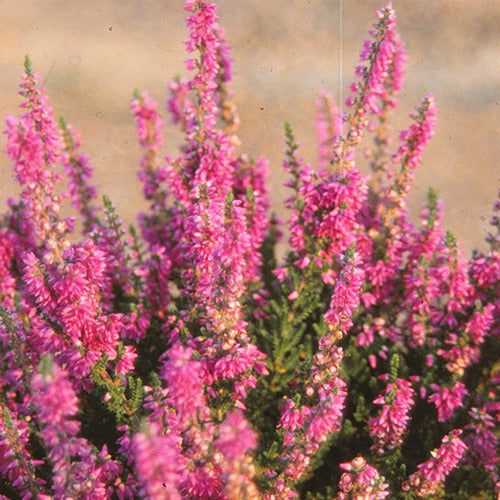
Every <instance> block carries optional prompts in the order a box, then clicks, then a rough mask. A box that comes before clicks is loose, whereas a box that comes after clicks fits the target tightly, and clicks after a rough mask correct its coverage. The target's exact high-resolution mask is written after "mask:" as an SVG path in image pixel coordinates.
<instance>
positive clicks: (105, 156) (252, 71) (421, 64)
mask: <svg viewBox="0 0 500 500" xmlns="http://www.w3.org/2000/svg"><path fill="white" fill-rule="evenodd" d="M218 3H219V6H220V9H219V13H220V17H221V23H222V25H223V26H224V27H225V29H226V35H227V38H228V39H229V41H230V43H231V44H232V47H233V58H234V61H235V81H234V85H233V89H234V92H235V101H236V104H237V106H238V108H239V111H240V116H241V120H242V125H241V127H240V137H241V139H242V142H243V144H242V149H243V150H245V151H247V152H249V153H251V154H252V155H254V156H257V155H261V154H264V155H265V156H267V157H268V158H269V160H270V161H271V168H272V178H271V185H272V201H273V208H274V209H275V210H277V211H278V212H282V208H281V207H282V200H283V199H284V198H285V197H286V196H287V194H288V193H287V190H286V189H285V188H283V187H282V183H283V181H284V175H283V172H282V169H281V159H282V149H283V146H284V141H283V122H284V120H285V119H286V120H288V121H290V122H291V123H292V125H293V127H294V129H295V133H296V136H297V138H298V139H299V141H300V142H301V144H302V154H303V156H304V157H305V158H306V159H308V160H310V161H314V160H315V154H316V152H315V135H314V134H315V132H314V108H313V103H314V100H315V98H316V96H317V92H318V91H319V90H320V89H322V88H324V89H329V90H332V91H334V93H335V94H336V95H337V96H338V95H339V94H340V84H339V68H340V65H339V31H340V30H339V17H340V16H339V7H340V0H221V1H219V2H218ZM342 3H343V8H342V11H343V16H342V17H343V23H342V26H343V29H342V32H343V51H342V54H343V64H342V69H343V77H344V78H343V89H342V93H343V94H344V95H345V94H346V89H347V86H348V84H349V83H350V81H351V79H352V75H353V68H354V65H355V63H356V61H357V55H358V52H359V49H360V47H361V44H362V41H363V39H364V38H365V37H366V34H367V31H368V29H369V28H370V26H371V23H372V22H374V21H375V10H376V9H377V8H378V7H380V6H381V5H382V2H379V1H372V0H343V2H342ZM393 4H394V7H395V9H396V11H397V15H398V20H399V22H398V24H399V30H400V32H401V34H402V38H403V40H404V41H405V43H406V48H407V52H408V66H407V72H406V74H407V76H406V84H405V88H404V90H403V93H402V96H401V100H402V104H401V106H400V108H399V110H398V112H397V116H396V120H395V123H396V125H397V127H399V128H402V127H405V126H406V124H407V122H408V118H407V115H408V114H409V113H410V112H411V111H412V109H413V107H414V106H415V105H416V104H417V103H418V102H419V100H420V99H421V98H422V97H423V96H425V95H426V94H427V93H428V92H433V93H434V95H435V97H436V100H437V103H438V106H439V121H438V129H437V134H436V136H435V138H434V139H433V141H432V144H431V145H430V146H429V147H428V149H427V151H426V152H425V155H424V159H423V160H424V161H423V164H422V165H421V166H420V167H419V170H418V173H417V177H416V182H415V189H414V190H413V193H412V195H411V205H412V213H413V214H416V213H418V211H419V210H420V207H421V205H422V202H423V200H424V197H425V193H426V192H427V188H428V186H429V185H432V186H434V187H435V188H436V189H437V191H438V193H439V195H440V197H441V198H442V199H443V200H444V202H445V210H446V217H445V224H446V226H447V227H448V228H450V229H451V230H452V231H453V232H454V233H455V234H456V235H457V236H458V237H459V239H460V240H462V242H463V244H464V247H465V248H466V249H467V250H470V249H471V248H473V247H480V248H484V245H483V238H484V236H485V234H486V232H487V231H488V221H489V218H490V214H491V206H492V204H493V202H494V200H495V199H496V196H497V190H498V188H499V187H500V183H499V179H500V170H499V169H498V167H497V157H498V154H499V142H500V141H499V136H498V115H499V113H498V94H499V75H500V63H499V58H498V53H499V50H498V49H499V40H500V8H499V5H498V2H497V1H494V0H472V1H471V0H437V1H434V2H430V1H429V0H394V1H393ZM183 18H184V12H183V11H182V2H181V1H180V0H178V1H174V0H85V1H82V0H0V19H1V20H2V29H1V30H0V46H1V51H0V70H1V71H0V115H2V117H4V116H6V115H8V114H14V113H17V104H18V103H19V102H20V100H19V98H18V96H17V94H16V92H17V85H18V82H19V74H20V73H21V72H22V63H23V58H24V55H25V54H29V55H30V57H31V59H32V61H33V65H34V68H35V69H36V71H37V72H38V73H39V74H40V75H41V76H42V79H43V84H44V86H45V87H46V89H47V91H48V93H49V95H50V96H51V101H50V102H51V105H52V107H53V108H54V110H55V114H56V116H59V115H64V116H65V117H66V119H67V120H68V121H69V122H71V123H73V125H74V126H75V127H76V128H77V129H78V130H79V131H80V132H81V133H82V135H83V140H84V143H85V150H86V151H87V152H88V153H89V154H90V155H91V159H92V165H93V167H94V171H95V181H96V183H97V184H98V187H99V191H100V193H101V194H102V193H106V194H108V195H109V196H110V197H111V198H112V199H113V200H114V202H115V203H116V205H117V207H118V210H119V212H120V213H121V215H122V217H123V218H124V219H125V221H127V222H133V221H134V220H135V214H136V213H137V211H138V210H141V209H142V208H144V206H145V204H144V202H143V201H142V199H141V191H140V189H141V188H140V185H139V183H138V182H137V181H136V171H137V167H138V164H139V160H140V151H139V148H138V146H137V143H136V140H135V133H134V128H133V120H132V117H131V115H130V113H129V101H130V98H131V95H132V91H133V89H134V88H138V89H141V90H148V91H149V92H150V94H151V95H152V96H154V97H155V98H156V99H157V100H159V101H160V102H161V103H164V101H165V99H166V96H167V83H168V81H169V80H170V79H171V78H172V77H173V76H174V75H176V74H178V73H184V69H183V63H182V61H183V59H184V58H185V55H184V53H183V41H184V40H185V38H186V30H185V28H184V22H183ZM166 139H167V141H166V143H167V144H166V148H165V152H166V153H170V154H175V152H176V147H177V144H178V142H179V135H178V133H177V132H176V131H175V130H174V129H171V128H169V129H167V135H166ZM0 147H1V148H2V150H3V149H4V147H5V140H4V137H3V136H2V137H1V138H0ZM0 162H1V163H0V164H1V170H0V203H1V204H2V206H3V204H4V202H5V200H6V199H7V198H8V197H9V196H12V195H15V194H16V193H17V192H18V187H17V186H16V183H15V181H14V180H13V178H12V174H11V164H10V161H9V159H8V158H7V157H6V155H5V154H3V155H2V156H1V160H0Z"/></svg>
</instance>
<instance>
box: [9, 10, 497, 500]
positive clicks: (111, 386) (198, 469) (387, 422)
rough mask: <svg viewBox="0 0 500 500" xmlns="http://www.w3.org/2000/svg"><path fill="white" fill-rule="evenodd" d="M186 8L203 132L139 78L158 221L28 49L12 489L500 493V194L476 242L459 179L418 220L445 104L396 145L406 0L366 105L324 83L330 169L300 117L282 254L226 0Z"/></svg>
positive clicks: (382, 23)
mask: <svg viewBox="0 0 500 500" xmlns="http://www.w3.org/2000/svg"><path fill="white" fill-rule="evenodd" d="M184 7H185V10H186V12H187V20H186V24H187V28H188V31H189V35H188V40H187V43H186V50H187V52H188V54H189V57H190V58H189V59H188V60H187V61H186V69H187V71H188V72H189V74H190V76H188V77H178V78H175V79H174V80H173V81H172V82H171V84H170V87H169V88H170V96H169V99H168V103H167V107H168V111H169V113H170V116H171V121H172V123H173V124H174V125H177V126H179V127H180V128H181V132H182V134H183V141H182V144H181V145H180V148H179V153H178V155H177V156H171V155H166V154H164V152H163V147H164V140H163V132H164V129H165V126H166V124H165V122H164V121H163V120H162V118H161V116H162V114H161V111H160V108H159V106H158V105H157V104H156V102H155V101H154V100H153V99H152V97H151V96H149V95H148V94H147V93H146V92H139V91H137V92H135V94H134V96H133V99H132V102H131V110H132V114H133V118H134V119H135V125H136V129H137V136H138V142H139V146H140V148H141V149H142V151H143V153H142V159H141V160H140V165H139V168H138V178H139V181H140V182H141V183H142V187H143V194H144V198H145V199H146V201H147V202H148V206H147V208H146V209H145V210H144V211H143V212H142V213H140V214H139V215H138V226H139V229H136V228H135V227H134V226H131V227H130V228H125V227H124V226H123V224H122V222H121V219H120V217H119V214H118V213H117V211H116V209H115V207H114V206H113V203H112V202H111V200H110V199H109V198H108V197H107V196H104V197H103V200H102V204H101V203H100V202H99V201H98V199H97V190H96V187H95V186H94V185H93V184H92V180H91V178H92V168H91V162H90V159H89V158H88V156H87V155H86V154H85V152H84V151H83V149H82V148H83V145H82V141H81V139H80V137H79V135H78V133H77V132H76V130H74V128H73V127H72V126H71V125H70V124H69V123H67V122H66V121H65V120H63V119H62V120H61V121H60V123H59V124H57V123H56V122H55V121H54V119H53V114H52V109H51V108H50V107H49V105H48V97H47V96H46V94H45V91H44V89H43V88H42V87H40V78H39V77H38V76H37V74H36V73H35V72H34V71H33V69H32V67H31V63H30V61H29V59H28V58H27V59H26V62H25V73H24V74H23V75H22V80H21V90H20V95H21V97H22V100H23V102H22V104H21V108H22V113H21V116H20V117H12V116H11V117H8V118H7V125H6V129H5V134H6V136H7V154H8V156H9V158H10V160H11V161H12V164H13V170H14V174H15V177H16V178H17V180H18V181H19V184H20V187H21V189H20V194H19V197H18V198H17V199H15V198H11V199H9V201H8V203H7V207H6V211H5V213H4V214H3V215H2V216H1V217H0V301H1V305H0V408H1V411H0V498H22V499H30V498H33V499H35V498H37V499H49V498H55V499H63V498H88V499H96V500H97V499H105V498H118V499H121V500H125V499H127V500H128V499H132V498H147V499H154V500H156V499H158V500H160V499H173V500H175V499H181V498H200V499H204V498H211V499H212V498H213V499H221V500H222V499H231V500H236V499H243V498H245V499H259V498H263V499H266V500H285V499H289V498H296V497H300V498H318V499H324V500H326V499H331V498H338V499H339V500H341V499H349V498H352V499H354V498H357V499H359V498H367V499H379V498H386V497H390V498H414V497H415V496H426V495H434V496H439V495H449V497H450V498H452V497H453V498H455V497H456V498H469V497H474V498H476V497H477V498H493V495H494V494H495V492H496V493H497V494H498V493H499V492H500V479H499V476H498V457H497V451H496V450H497V444H498V439H497V437H496V433H495V422H496V421H498V410H499V406H498V398H497V396H498V394H497V386H498V363H497V359H496V357H495V353H496V352H498V342H499V338H500V335H499V333H500V328H499V324H498V318H499V317H500V314H499V308H500V300H499V296H500V294H499V286H500V285H499V284H500V279H499V278H500V253H499V250H500V246H499V245H498V226H499V222H498V217H496V216H495V217H493V219H492V225H493V227H494V228H496V230H497V233H496V234H493V233H492V234H490V235H488V237H487V243H488V245H489V248H488V250H487V251H484V252H479V251H475V252H474V253H473V255H472V257H470V258H467V257H465V256H464V252H463V251H462V249H461V248H460V244H459V242H457V241H456V239H455V238H454V236H453V235H452V234H451V233H450V232H447V231H445V230H444V228H443V225H442V221H443V207H442V204H441V203H440V201H439V199H438V197H437V195H436V193H435V192H434V191H433V190H430V191H429V195H428V197H427V203H426V205H425V208H424V209H423V211H422V213H421V217H420V219H419V220H418V221H416V222H414V221H412V220H411V219H410V217H409V214H408V206H407V202H408V193H409V192H410V190H411V187H412V182H413V176H414V171H415V169H416V168H417V166H418V164H419V162H420V161H421V157H422V152H423V149H424V148H425V146H426V144H427V143H428V141H429V140H430V138H431V136H432V135H433V133H434V127H435V121H436V104H435V101H434V97H433V96H432V95H429V96H427V97H425V98H424V99H423V100H422V101H421V103H420V104H419V105H418V107H417V111H416V112H415V113H414V114H412V115H411V117H410V118H411V122H410V124H409V125H408V127H407V128H406V129H405V130H403V131H402V132H400V133H399V135H396V137H399V142H398V143H397V144H396V145H393V143H392V138H391V134H392V131H391V128H390V115H391V113H392V112H393V111H394V110H395V108H396V106H397V98H396V96H397V94H398V93H399V92H400V90H401V88H402V81H403V68H404V62H405V59H406V56H405V51H404V48H403V45H402V42H401V39H400V36H399V34H398V33H397V30H396V16H395V12H394V9H393V8H392V5H391V4H390V3H389V4H388V5H387V6H386V7H384V8H382V9H380V10H379V11H378V12H377V16H378V21H377V23H376V24H375V25H374V27H373V29H372V30H371V31H370V36H369V39H368V40H367V41H366V42H365V44H364V45H363V49H362V51H361V55H360V63H359V65H358V66H357V68H356V71H355V76H354V83H353V84H352V85H351V86H350V90H351V94H350V95H349V97H348V98H347V101H346V104H347V110H348V111H347V112H346V113H340V111H339V109H338V108H337V107H336V105H335V100H334V98H333V96H331V95H330V94H329V93H328V92H323V93H322V94H321V96H320V99H319V100H318V102H317V105H316V128H317V135H318V153H319V154H318V162H317V168H316V167H314V166H313V165H312V163H309V162H307V161H306V160H304V159H303V158H302V157H301V156H300V155H299V151H298V150H299V145H298V143H297V141H296V139H295V136H294V134H293V130H292V127H291V125H290V124H288V123H287V124H286V126H285V142H286V149H285V159H284V162H283V166H284V170H285V172H286V173H287V174H288V176H289V177H288V180H287V181H286V185H287V186H288V187H289V188H290V189H291V190H292V194H291V196H290V197H289V198H288V199H287V200H286V201H285V204H286V205H287V206H288V208H290V218H289V220H288V226H287V227H288V229H289V231H288V234H289V239H288V243H289V249H288V250H287V251H286V252H285V254H284V256H283V257H282V259H281V260H278V259H277V258H276V256H275V253H276V245H277V243H278V242H279V241H280V239H281V238H282V235H283V234H286V231H285V230H284V229H285V227H284V226H285V224H283V223H282V222H281V221H279V220H278V219H277V217H275V216H273V215H270V214H269V208H270V202H269V192H268V187H267V176H268V168H269V167H268V162H267V160H266V159H265V158H264V157H260V158H257V159H253V158H251V157H250V156H249V155H247V154H245V153H242V152H240V146H241V143H240V140H239V139H238V137H237V135H236V132H237V128H238V125H239V118H238V114H237V109H236V106H235V104H234V102H233V100H232V93H231V90H230V88H229V84H230V81H231V78H232V68H231V64H232V63H231V59H230V51H229V46H228V44H227V42H226V40H225V38H224V33H223V30H222V28H221V27H220V26H219V22H218V17H217V5H216V3H212V2H207V1H205V0H185V3H184ZM361 141H363V147H365V146H364V145H365V143H369V142H370V141H372V143H373V146H371V147H367V148H366V149H365V154H364V155H360V154H359V152H358V150H359V149H360V144H361ZM62 173H64V175H62ZM63 180H65V181H66V188H64V184H63V183H62V182H61V181H63ZM66 199H68V200H69V201H71V205H72V206H73V209H74V210H75V211H76V218H73V217H67V216H65V215H62V214H65V211H66V207H65V204H63V201H64V200H66ZM499 207H500V204H499V203H498V202H497V203H496V205H495V209H496V210H498V208H499ZM443 435H444V437H443ZM460 436H461V437H460ZM440 442H441V445H440V446H438V444H439V443H440ZM428 457H430V458H428ZM427 458H428V459H427ZM426 459H427V460H426ZM423 460H426V461H425V462H422V461H423ZM335 492H336V493H335ZM335 495H336V496H335Z"/></svg>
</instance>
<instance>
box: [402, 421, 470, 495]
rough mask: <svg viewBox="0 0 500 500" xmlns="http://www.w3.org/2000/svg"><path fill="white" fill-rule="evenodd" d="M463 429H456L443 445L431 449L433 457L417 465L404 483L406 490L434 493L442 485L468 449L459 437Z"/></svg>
mask: <svg viewBox="0 0 500 500" xmlns="http://www.w3.org/2000/svg"><path fill="white" fill-rule="evenodd" d="M461 433H462V431H461V430H459V429H455V430H453V431H451V432H450V433H449V434H448V435H446V436H444V437H443V439H442V441H441V446H440V447H439V448H436V449H435V450H432V451H431V458H430V459H429V460H427V462H424V463H422V464H420V465H418V466H417V471H416V472H414V473H413V474H412V475H411V476H410V477H409V478H408V480H407V481H406V482H405V483H403V490H404V491H408V490H411V491H414V492H415V493H416V494H417V495H418V496H426V495H432V494H433V493H434V492H435V491H436V490H437V488H439V487H440V486H442V484H443V482H444V480H445V479H446V477H447V476H448V474H449V473H450V472H451V471H452V470H453V469H455V468H456V467H457V466H458V463H459V462H460V460H461V458H462V456H463V454H464V452H465V451H466V449H467V446H466V445H465V443H464V442H463V441H462V440H461V439H460V438H459V437H458V436H460V434H461Z"/></svg>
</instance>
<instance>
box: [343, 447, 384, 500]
mask: <svg viewBox="0 0 500 500" xmlns="http://www.w3.org/2000/svg"><path fill="white" fill-rule="evenodd" d="M340 467H341V468H342V469H344V470H345V471H346V472H344V473H343V474H342V476H341V477H340V482H339V490H340V491H339V493H338V495H337V496H336V497H335V498H336V500H349V499H353V500H354V499H358V498H360V499H361V498H363V499H366V500H377V499H381V498H386V497H387V496H388V495H389V491H387V488H388V487H389V485H388V484H387V483H385V482H384V481H385V478H384V476H381V475H380V473H379V472H378V471H377V469H375V467H372V466H371V465H368V463H367V462H366V460H365V459H364V458H363V457H362V456H361V455H358V456H357V457H356V458H354V459H353V460H352V461H351V462H346V463H343V464H340Z"/></svg>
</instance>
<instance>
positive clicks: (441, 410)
mask: <svg viewBox="0 0 500 500" xmlns="http://www.w3.org/2000/svg"><path fill="white" fill-rule="evenodd" d="M431 387H432V390H433V391H434V392H433V394H431V395H430V396H429V398H428V399H427V401H429V403H434V405H435V406H436V409H437V412H438V421H439V422H445V421H446V420H450V419H451V418H452V417H453V414H454V412H455V410H456V409H457V408H459V407H463V399H464V396H467V395H468V394H469V393H468V391H467V389H466V388H465V385H464V384H462V382H457V383H456V384H455V385H454V386H453V387H452V388H451V389H449V388H448V387H440V386H439V385H437V384H432V386H431Z"/></svg>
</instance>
